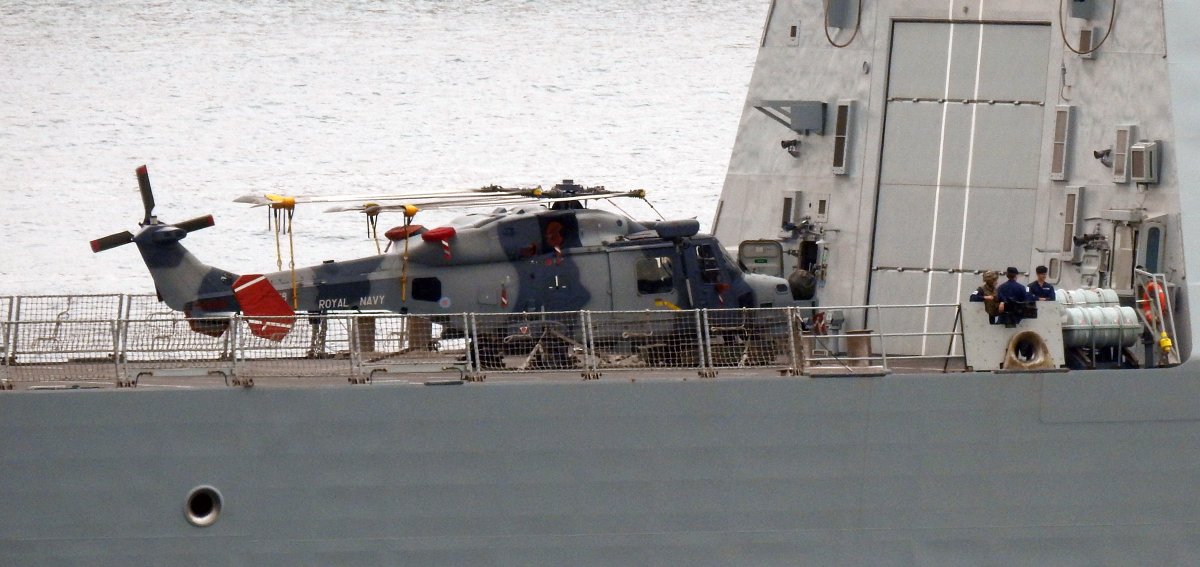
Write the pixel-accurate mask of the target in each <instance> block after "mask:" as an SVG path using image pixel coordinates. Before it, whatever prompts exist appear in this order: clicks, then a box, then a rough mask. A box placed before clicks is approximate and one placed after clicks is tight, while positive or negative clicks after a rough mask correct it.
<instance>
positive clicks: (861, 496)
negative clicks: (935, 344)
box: [0, 0, 1200, 565]
mask: <svg viewBox="0 0 1200 567" xmlns="http://www.w3.org/2000/svg"><path fill="white" fill-rule="evenodd" d="M1140 4H1148V3H1146V2H1142V3H1140ZM1140 4H1139V5H1140ZM1165 4H1166V7H1167V14H1169V15H1170V17H1169V18H1165V19H1166V22H1167V26H1166V27H1167V32H1168V33H1167V37H1168V38H1169V39H1170V41H1171V42H1172V43H1171V51H1170V52H1171V56H1170V59H1169V65H1170V66H1171V68H1172V77H1171V86H1172V88H1173V89H1174V92H1175V95H1176V96H1175V100H1176V101H1181V100H1191V99H1193V98H1194V97H1195V93H1196V92H1197V86H1198V85H1200V77H1198V76H1197V75H1196V73H1195V65H1194V63H1195V61H1196V50H1195V46H1194V42H1192V43H1189V42H1190V41H1191V37H1192V36H1189V34H1193V35H1194V33H1195V31H1194V30H1195V24H1196V20H1197V19H1200V18H1198V17H1197V16H1196V12H1195V10H1194V7H1193V6H1191V5H1190V4H1185V3H1183V2H1179V1H1170V0H1169V1H1167V2H1166V3H1165ZM1180 95H1183V96H1180ZM1185 97H1186V98H1185ZM1171 111H1172V112H1173V114H1174V123H1175V124H1176V125H1177V128H1176V130H1177V132H1178V136H1177V138H1176V140H1175V141H1174V146H1175V148H1176V149H1177V150H1178V152H1179V154H1180V155H1185V156H1188V157H1187V158H1184V159H1179V160H1178V164H1177V167H1178V171H1179V175H1178V176H1179V178H1180V179H1181V180H1183V183H1181V191H1180V194H1181V199H1182V201H1183V210H1184V211H1185V212H1183V213H1182V222H1181V226H1182V230H1183V238H1184V240H1186V241H1188V242H1192V243H1195V242H1197V241H1200V240H1198V238H1200V223H1198V222H1196V219H1195V214H1194V213H1193V212H1188V211H1195V210H1197V209H1196V204H1197V203H1196V197H1195V189H1194V187H1192V184H1193V183H1194V180H1196V179H1200V160H1196V159H1194V156H1195V155H1196V152H1197V151H1198V150H1200V134H1198V132H1200V129H1197V128H1195V127H1194V125H1195V124H1196V123H1197V119H1198V114H1200V109H1198V108H1196V106H1195V105H1191V104H1176V105H1175V106H1174V107H1173V109H1172V110H1171ZM774 143H778V142H777V141H775V142H774ZM1195 257H1196V255H1194V254H1193V255H1191V257H1190V258H1189V260H1188V262H1189V267H1192V268H1193V270H1189V271H1191V272H1192V273H1196V271H1195V266H1196V260H1195ZM1194 286H1195V284H1193V283H1191V282H1187V287H1188V288H1192V287H1194ZM1189 291H1190V289H1189ZM1185 299H1186V298H1185ZM1190 315H1191V318H1192V319H1193V320H1192V321H1191V323H1190V325H1188V326H1189V327H1190V328H1191V329H1194V328H1196V321H1195V318H1196V317H1200V310H1191V311H1190ZM1184 324H1185V325H1187V323H1186V322H1185V323H1184ZM1197 374H1200V372H1197V369H1196V363H1194V362H1189V363H1185V364H1184V365H1183V366H1181V367H1178V368H1175V369H1170V370H1147V371H1093V372H1072V373H1047V374H952V375H903V376H888V377H885V378H852V377H840V378H827V379H800V378H779V377H766V376H761V377H757V378H732V377H729V376H725V375H723V376H722V377H721V378H718V379H716V380H705V381H695V380H693V381H687V382H683V381H667V380H660V381H654V380H649V381H648V380H644V379H642V380H639V381H638V382H636V383H631V382H617V381H601V382H595V383H573V384H564V383H546V384H472V385H467V386H462V387H419V386H382V385H377V386H371V387H344V388H304V389H268V388H255V389H249V390H244V389H220V390H195V391H111V390H110V391H95V392H85V391H79V392H57V393H38V392H15V393H6V394H2V395H0V431H3V435H2V436H0V559H2V560H3V563H4V564H6V565H70V564H79V565H172V564H175V565H197V564H205V565H209V564H210V565H305V564H312V565H380V564H416V565H472V564H495V565H591V564H602V565H628V564H670V565H681V564H682V565H729V564H745V565H772V564H778V565H798V564H816V565H1196V564H1200V490H1197V486H1200V445H1198V442H1197V439H1200V381H1198V380H1197V378H1198V376H1197ZM200 485H211V486H213V487H215V488H216V489H217V490H219V491H220V493H221V495H222V497H223V499H224V507H223V510H222V513H221V516H220V518H219V520H218V521H217V522H216V523H215V524H214V525H212V526H210V527H207V528H197V527H195V526H192V525H190V524H188V523H187V521H186V520H185V518H184V514H183V508H184V501H185V497H186V495H187V494H188V492H189V491H190V490H192V489H193V488H194V487H196V486H200Z"/></svg>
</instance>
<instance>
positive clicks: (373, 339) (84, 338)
mask: <svg viewBox="0 0 1200 567" xmlns="http://www.w3.org/2000/svg"><path fill="white" fill-rule="evenodd" d="M931 314H932V315H931ZM0 315H5V319H4V320H3V327H2V329H0V380H4V381H6V382H7V383H9V384H12V383H25V382H115V383H116V384H117V385H120V386H131V385H136V384H138V383H140V382H141V383H145V381H146V380H147V379H149V378H159V377H172V378H175V379H178V378H182V377H191V376H209V377H216V378H217V379H219V380H223V381H224V382H225V383H227V384H240V385H248V384H252V383H253V380H254V379H255V378H267V377H270V378H276V379H283V380H289V379H296V380H301V379H304V378H314V377H320V378H345V379H346V380H348V381H350V382H352V383H360V382H369V381H372V380H374V379H380V378H384V377H396V376H397V375H399V376H403V375H405V374H408V375H409V376H412V375H422V376H425V377H428V375H430V374H437V373H440V372H448V373H449V374H448V375H444V376H443V378H445V377H449V378H452V379H465V380H481V379H483V378H484V377H485V376H487V375H489V374H522V373H529V374H534V373H546V372H552V373H557V374H560V375H561V374H564V373H578V375H580V376H581V377H582V378H584V379H594V378H599V377H600V376H601V375H602V374H604V373H621V372H632V371H636V372H639V373H645V372H653V371H661V370H674V371H676V372H678V371H680V370H683V371H689V372H695V374H697V375H699V376H701V377H713V376H717V375H718V373H719V372H720V371H721V370H726V369H761V370H770V371H778V372H779V373H780V374H792V375H801V374H805V375H828V374H882V373H887V372H889V371H892V370H896V369H917V368H919V369H921V370H924V371H947V370H948V369H951V368H953V369H961V368H962V364H961V361H962V354H961V345H962V334H961V324H960V318H959V309H958V306H957V305H954V304H936V305H893V306H882V305H876V306H836V307H820V308H809V307H789V308H761V309H721V310H703V309H702V310H695V311H691V310H650V311H617V312H601V311H573V312H536V313H487V314H485V313H454V314H439V315H402V314H395V313H329V314H320V315H311V316H309V315H302V316H297V317H295V318H294V320H293V319H285V320H282V321H278V322H279V323H284V324H288V325H291V327H292V328H291V330H290V332H288V333H287V335H286V336H285V337H283V338H282V340H278V341H275V340H269V339H266V338H262V337H259V336H256V335H255V334H254V333H253V332H251V327H250V323H251V322H255V323H261V322H262V318H247V317H244V316H242V315H237V314H235V315H230V316H228V317H223V318H206V319H185V318H183V317H182V315H181V314H179V313H177V312H174V311H171V310H169V309H167V308H165V307H164V306H162V305H161V304H159V303H158V302H157V301H156V299H155V298H154V297H153V296H146V295H90V296H13V297H0ZM848 320H854V321H867V322H869V324H870V326H871V327H872V328H870V329H856V330H849V329H846V328H845V327H846V325H845V323H844V321H848ZM914 321H922V322H923V323H924V327H923V328H921V330H920V331H916V332H914V331H912V329H913V328H917V327H914ZM930 321H934V322H935V326H937V327H940V328H937V329H934V328H932V327H931V323H930Z"/></svg>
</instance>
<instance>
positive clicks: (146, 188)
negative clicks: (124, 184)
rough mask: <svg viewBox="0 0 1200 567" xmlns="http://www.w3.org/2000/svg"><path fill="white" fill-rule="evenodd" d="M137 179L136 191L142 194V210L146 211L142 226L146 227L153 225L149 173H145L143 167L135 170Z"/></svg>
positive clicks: (152, 199) (152, 201)
mask: <svg viewBox="0 0 1200 567" xmlns="http://www.w3.org/2000/svg"><path fill="white" fill-rule="evenodd" d="M137 179H138V191H140V192H141V194H142V208H143V209H145V210H146V218H145V219H143V220H142V226H148V225H151V224H154V222H153V221H154V192H153V191H151V190H150V173H149V172H148V171H146V166H145V165H142V166H140V167H138V168H137Z"/></svg>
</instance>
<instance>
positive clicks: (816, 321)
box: [812, 311, 829, 335]
mask: <svg viewBox="0 0 1200 567" xmlns="http://www.w3.org/2000/svg"><path fill="white" fill-rule="evenodd" d="M812 331H813V334H814V335H827V334H829V322H828V321H826V320H825V312H824V311H818V312H816V313H813V317H812Z"/></svg>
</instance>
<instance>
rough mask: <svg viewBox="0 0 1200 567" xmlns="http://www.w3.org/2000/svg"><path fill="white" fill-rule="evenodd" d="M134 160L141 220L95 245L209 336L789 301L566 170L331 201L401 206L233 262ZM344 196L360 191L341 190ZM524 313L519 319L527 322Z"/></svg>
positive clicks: (278, 335)
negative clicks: (441, 216) (363, 222)
mask: <svg viewBox="0 0 1200 567" xmlns="http://www.w3.org/2000/svg"><path fill="white" fill-rule="evenodd" d="M136 172H137V179H138V186H139V190H140V192H141V197H142V205H143V209H144V212H145V215H144V218H143V219H142V221H141V222H140V223H139V226H140V230H139V231H138V232H137V233H136V234H133V233H131V232H129V231H123V232H119V233H116V234H112V235H109V236H105V237H103V238H99V239H96V240H93V241H92V242H91V247H92V250H93V252H101V251H104V250H108V249H111V248H115V247H118V246H122V245H125V244H129V243H133V244H136V245H137V248H138V251H139V252H140V253H141V256H142V259H143V261H144V262H145V264H146V267H147V268H148V269H149V271H150V275H151V277H152V278H153V280H154V285H155V289H156V291H157V294H158V297H159V299H160V300H161V301H162V302H164V303H165V304H166V305H167V306H169V307H170V308H172V309H174V310H177V311H181V312H183V313H184V315H185V316H186V317H187V318H188V321H189V324H191V328H192V330H194V331H197V332H201V333H204V334H208V335H211V336H220V335H221V334H222V333H224V332H225V331H226V330H227V328H228V325H229V318H228V315H229V314H231V313H241V314H242V315H243V316H244V318H245V319H246V320H247V322H248V323H249V327H250V330H251V332H252V333H253V334H254V335H256V336H259V337H263V338H265V339H269V340H272V341H281V340H283V338H284V337H286V336H287V334H288V333H289V332H290V330H291V328H292V326H293V325H294V321H295V318H296V317H298V316H307V315H309V314H324V313H330V312H338V311H384V312H393V313H400V314H412V315H419V316H422V317H425V318H429V319H431V320H434V321H437V322H439V323H441V324H443V325H447V326H448V327H455V326H456V325H458V326H461V324H460V323H455V321H456V320H460V319H454V318H452V317H449V315H450V314H454V313H467V312H470V313H510V314H513V315H514V316H516V317H519V316H520V315H521V314H530V313H552V312H578V311H581V310H592V311H645V310H662V309H713V310H732V309H737V308H751V307H783V306H789V305H793V304H794V300H793V293H792V290H791V289H790V287H789V285H788V282H787V280H784V279H782V278H778V277H772V276H766V275H761V274H752V273H746V272H744V271H743V270H742V269H741V268H740V267H739V265H738V264H737V262H735V261H734V260H733V259H731V258H730V256H729V255H728V254H727V253H726V251H725V249H724V248H723V247H722V246H721V244H720V243H719V242H718V241H717V240H716V239H715V238H714V237H712V236H709V235H705V234H701V233H699V223H698V222H697V221H696V220H695V219H688V220H671V221H665V220H663V221H635V220H633V219H631V218H630V217H628V216H624V215H620V214H617V213H613V212H609V211H606V210H601V209H595V208H587V207H586V206H585V205H586V203H587V202H588V201H590V200H596V199H607V198H613V197H617V196H627V197H641V198H644V197H645V193H644V191H633V192H625V193H619V192H611V191H607V190H604V189H603V188H586V187H583V186H580V185H577V184H575V183H574V182H573V181H571V180H564V182H563V183H560V184H557V185H555V186H554V187H553V188H552V189H550V190H545V191H543V190H541V189H520V190H509V189H504V188H501V187H498V186H488V187H484V188H482V189H479V190H476V191H477V192H479V193H480V194H481V195H482V196H483V197H482V198H480V197H479V196H476V197H475V198H474V199H470V198H467V197H465V196H461V195H454V194H452V195H446V194H435V193H431V194H426V195H408V196H382V197H381V196H375V197H373V198H372V199H373V200H372V201H370V202H364V203H362V204H358V205H352V206H347V205H338V206H334V207H333V208H332V209H330V210H331V211H359V212H364V213H366V214H368V215H369V219H370V220H371V221H372V222H374V220H375V219H376V218H377V216H378V214H379V213H381V212H385V211H397V212H400V213H402V214H403V215H404V223H403V224H402V225H400V226H397V227H395V228H393V229H391V230H388V231H386V233H385V236H386V238H387V240H388V241H389V244H388V249H387V250H386V251H380V253H378V254H376V255H372V256H367V257H363V258H358V259H353V260H345V261H326V262H324V263H322V264H319V265H315V266H310V267H302V268H295V269H292V270H282V271H276V272H271V273H262V274H259V273H248V274H247V273H243V274H239V273H235V272H231V271H229V270H225V269H222V268H217V267H213V266H210V265H208V264H205V263H203V262H201V261H200V260H198V259H197V258H196V257H195V256H193V255H192V254H191V253H190V252H189V251H188V250H187V249H186V248H185V247H184V246H183V245H182V244H181V242H180V241H181V240H182V239H183V238H184V237H186V236H187V235H188V234H189V233H191V232H195V231H197V230H201V229H204V228H208V227H211V226H213V224H214V220H213V217H212V215H206V216H202V217H198V218H194V219H191V220H186V221H183V222H178V223H173V224H168V223H164V222H163V221H160V220H159V219H158V217H156V216H155V215H154V206H155V202H154V195H153V192H152V190H151V186H150V179H149V174H148V172H147V168H146V166H144V165H143V166H141V167H138V168H137V170H136ZM347 199H360V198H358V197H350V198H339V199H337V200H347ZM237 201H240V202H245V203H249V204H252V205H256V206H268V207H271V208H273V209H276V210H286V211H287V212H288V214H289V216H290V212H291V210H292V208H293V207H294V206H295V204H296V202H322V201H326V202H328V201H330V199H322V198H311V199H303V198H297V197H286V196H281V195H273V194H265V195H251V196H244V197H239V198H238V199H237ZM388 201H394V202H393V203H391V204H388ZM380 203H383V204H380ZM413 203H421V205H416V204H413ZM485 205H486V206H491V207H493V208H492V210H491V211H487V212H473V213H468V214H465V215H463V216H460V217H458V218H455V219H453V220H452V221H450V222H449V224H447V225H445V226H439V227H434V228H426V227H423V226H421V225H417V224H413V222H412V221H413V218H414V216H415V215H416V213H417V211H419V210H421V208H422V207H424V208H438V207H449V208H466V207H470V206H474V207H478V206H485ZM277 222H279V221H277ZM527 319H528V318H527V317H526V318H525V320H527ZM522 324H523V325H526V326H525V327H523V328H524V329H525V330H526V332H528V329H527V325H528V323H522ZM459 331H461V329H459ZM563 332H565V333H567V334H571V333H572V332H575V331H572V330H571V329H565V330H564V331H563Z"/></svg>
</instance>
